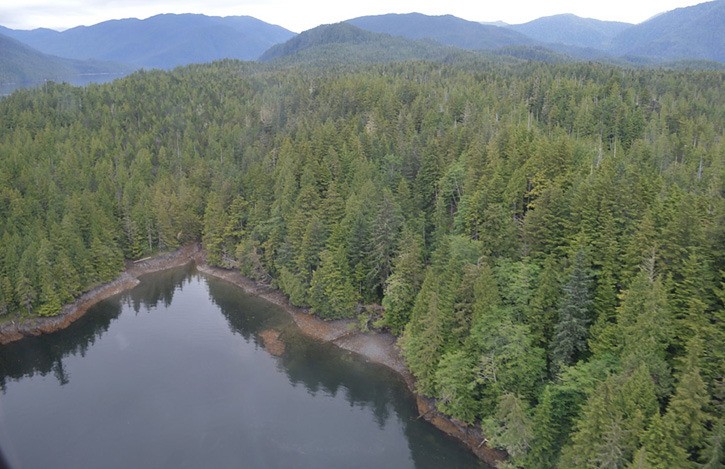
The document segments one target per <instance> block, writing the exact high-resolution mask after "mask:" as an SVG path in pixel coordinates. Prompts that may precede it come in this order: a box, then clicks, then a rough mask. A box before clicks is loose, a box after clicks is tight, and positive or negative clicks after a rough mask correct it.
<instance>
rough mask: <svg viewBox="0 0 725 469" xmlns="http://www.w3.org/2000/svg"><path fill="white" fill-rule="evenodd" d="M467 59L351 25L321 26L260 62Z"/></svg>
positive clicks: (439, 47)
mask: <svg viewBox="0 0 725 469" xmlns="http://www.w3.org/2000/svg"><path fill="white" fill-rule="evenodd" d="M464 55H467V53H466V52H465V51H461V50H458V49H455V48H450V47H445V46H442V45H440V44H437V43H432V42H424V41H412V40H409V39H405V38H402V37H393V36H390V35H388V34H381V33H374V32H370V31H365V30H363V29H360V28H358V27H356V26H353V25H352V24H348V23H337V24H330V25H322V26H318V27H316V28H313V29H310V30H308V31H304V32H302V33H301V34H299V35H298V36H295V37H293V38H292V39H290V40H289V41H287V42H285V43H283V44H277V45H276V46H273V47H271V48H270V49H269V50H267V51H266V52H265V53H264V54H262V55H261V56H260V58H259V60H260V61H261V62H270V61H274V62H277V63H287V64H292V63H305V64H317V65H325V64H329V65H339V64H365V63H385V62H393V61H406V60H433V61H440V60H444V59H448V58H451V57H459V56H464Z"/></svg>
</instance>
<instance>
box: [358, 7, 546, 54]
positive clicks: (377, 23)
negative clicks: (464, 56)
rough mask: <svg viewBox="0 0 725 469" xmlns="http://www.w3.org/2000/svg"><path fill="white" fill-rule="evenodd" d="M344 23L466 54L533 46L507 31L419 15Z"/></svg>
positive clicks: (383, 16) (382, 16)
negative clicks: (424, 40)
mask: <svg viewBox="0 0 725 469" xmlns="http://www.w3.org/2000/svg"><path fill="white" fill-rule="evenodd" d="M347 23H350V24H353V25H355V26H357V27H359V28H362V29H365V30H367V31H373V32H376V33H385V34H390V35H392V36H402V37H406V38H408V39H430V40H433V41H436V42H438V43H440V44H445V45H448V46H454V47H459V48H461V49H468V50H484V49H498V48H500V47H507V46H526V45H533V44H534V41H533V40H531V39H530V38H528V37H526V36H524V35H523V34H520V33H518V32H516V31H512V30H510V29H507V28H501V27H498V26H491V25H487V24H481V23H476V22H474V21H467V20H464V19H461V18H457V17H455V16H451V15H445V16H427V15H423V14H421V13H407V14H389V15H378V16H361V17H359V18H354V19H351V20H348V21H347Z"/></svg>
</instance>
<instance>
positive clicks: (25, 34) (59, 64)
mask: <svg viewBox="0 0 725 469" xmlns="http://www.w3.org/2000/svg"><path fill="white" fill-rule="evenodd" d="M0 34H4V35H5V36H8V37H9V38H12V39H15V40H16V41H19V42H20V43H23V44H20V43H19V42H16V41H12V40H11V39H9V38H8V37H0V47H1V48H0V83H2V82H3V81H5V82H7V81H8V80H14V81H29V80H30V81H32V80H37V79H40V80H45V79H64V78H62V77H68V76H71V75H73V74H76V75H77V74H82V73H111V71H112V70H116V71H118V70H134V69H138V68H164V69H167V68H172V67H176V66H180V65H186V64H190V63H198V62H210V61H213V60H219V59H226V58H231V59H241V60H257V59H259V60H261V61H276V62H288V63H322V64H327V63H334V62H335V61H341V62H346V63H349V62H354V61H358V62H361V63H368V62H385V61H391V60H413V59H414V60H450V59H451V58H452V57H463V56H465V54H466V53H467V52H466V51H482V50H485V51H490V52H492V53H493V54H497V55H509V56H513V57H517V58H519V59H524V60H544V61H559V60H598V61H607V62H614V63H628V64H647V65H656V64H657V63H663V62H666V61H670V62H671V61H683V63H686V64H695V66H698V64H703V62H698V61H715V62H719V63H720V64H723V63H725V0H718V1H713V2H709V3H702V4H700V5H696V6H693V7H687V8H679V9H676V10H673V11H669V12H666V13H662V14H660V15H658V16H656V17H654V18H652V19H650V20H648V21H645V22H643V23H640V24H637V25H630V24H627V23H618V22H611V21H599V20H594V19H587V18H579V17H577V16H574V15H568V14H567V15H555V16H550V17H546V18H539V19H537V20H534V21H531V22H528V23H524V24H519V25H504V24H501V23H495V24H483V23H476V22H473V21H467V20H464V19H461V18H456V17H454V16H450V15H445V16H427V15H423V14H420V13H409V14H389V15H378V16H364V17H359V18H354V19H350V20H348V21H347V22H345V23H344V24H337V25H326V26H320V27H317V28H313V29H311V30H309V31H305V32H303V33H302V34H299V35H296V34H295V33H293V32H291V31H288V30H286V29H284V28H282V27H280V26H275V25H272V24H268V23H265V22H263V21H260V20H258V19H255V18H252V17H249V16H231V17H224V18H221V17H210V16H205V15H196V14H185V15H172V14H166V15H158V16H154V17H151V18H148V19H145V20H138V19H124V20H113V21H106V22H103V23H99V24H96V25H93V26H79V27H77V28H72V29H68V30H66V31H63V32H58V31H53V30H50V29H34V30H30V31H23V30H13V29H8V28H4V27H1V26H0ZM61 57H62V58H61ZM69 59H70V60H69ZM109 62H115V63H117V64H118V65H111V64H109ZM688 66H689V65H688ZM703 66H707V64H704V65H703Z"/></svg>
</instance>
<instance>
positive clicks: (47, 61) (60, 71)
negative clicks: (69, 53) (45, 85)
mask: <svg viewBox="0 0 725 469" xmlns="http://www.w3.org/2000/svg"><path fill="white" fill-rule="evenodd" d="M125 71H126V69H125V68H124V67H123V66H122V65H118V64H111V63H104V62H96V61H81V60H71V59H63V58H60V57H53V56H49V55H46V54H42V53H41V52H38V51H36V50H34V49H32V48H30V47H28V46H26V45H25V44H22V43H21V42H19V41H16V40H14V39H12V38H10V37H7V36H5V35H3V34H0V85H2V84H5V83H31V82H35V83H37V82H42V81H43V80H54V81H64V80H70V79H72V78H76V77H78V76H79V75H88V74H113V75H118V74H121V73H123V72H125Z"/></svg>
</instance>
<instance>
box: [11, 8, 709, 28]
mask: <svg viewBox="0 0 725 469" xmlns="http://www.w3.org/2000/svg"><path fill="white" fill-rule="evenodd" d="M698 3H703V0H694V1H692V0H690V1H688V0H606V1H604V0H597V1H592V0H504V1H501V0H359V1H347V0H0V25H2V26H6V27H9V28H13V29H33V28H40V27H44V28H51V29H57V30H63V29H68V28H71V27H74V26H79V25H86V26H87V25H92V24H96V23H100V22H102V21H106V20H111V19H121V18H140V19H144V18H148V17H150V16H154V15H157V14H160V13H203V14H206V15H210V16H233V15H249V16H254V17H255V18H258V19H260V20H262V21H266V22H267V23H272V24H277V25H279V26H283V27H285V28H287V29H289V30H292V31H295V32H301V31H304V30H306V29H310V28H313V27H315V26H318V25H320V24H326V23H337V22H339V21H344V20H347V19H351V18H356V17H358V16H366V15H379V14H384V13H410V12H419V13H424V14H427V15H444V14H451V15H454V16H458V17H460V18H464V19H467V20H471V21H486V22H493V21H504V22H506V23H509V24H518V23H525V22H527V21H531V20H533V19H536V18H540V17H542V16H550V15H556V14H560V13H573V14H575V15H577V16H581V17H584V18H596V19H600V20H610V21H624V22H627V23H640V22H642V21H645V20H646V19H648V18H651V17H652V16H654V15H656V14H658V13H663V12H665V11H669V10H673V9H675V8H680V7H684V6H690V5H696V4H698Z"/></svg>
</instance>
